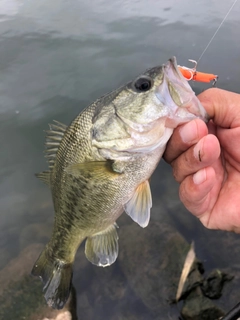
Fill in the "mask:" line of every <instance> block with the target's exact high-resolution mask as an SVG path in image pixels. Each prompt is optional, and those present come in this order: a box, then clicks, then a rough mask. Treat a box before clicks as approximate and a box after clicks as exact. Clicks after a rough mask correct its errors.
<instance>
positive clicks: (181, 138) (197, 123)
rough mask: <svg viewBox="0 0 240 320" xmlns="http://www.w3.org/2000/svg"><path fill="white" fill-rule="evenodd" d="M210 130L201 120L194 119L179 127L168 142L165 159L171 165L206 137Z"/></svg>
mask: <svg viewBox="0 0 240 320" xmlns="http://www.w3.org/2000/svg"><path fill="white" fill-rule="evenodd" d="M207 133H208V128H207V126H206V124H205V123H204V122H203V121H202V120H200V119H194V120H192V121H190V122H188V123H186V124H183V125H181V126H179V127H177V128H176V129H175V130H174V131H173V134H172V136H171V139H170V140H169V141H168V144H167V148H166V151H165V153H164V155H163V158H164V160H165V161H166V162H168V163H171V162H172V161H173V160H175V159H176V158H177V157H178V156H179V155H180V154H181V153H183V152H184V151H186V150H187V149H188V148H190V147H191V146H192V145H194V144H196V143H197V142H198V141H199V140H200V139H201V138H202V137H204V136H206V135H207Z"/></svg>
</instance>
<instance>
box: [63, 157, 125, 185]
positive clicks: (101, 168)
mask: <svg viewBox="0 0 240 320" xmlns="http://www.w3.org/2000/svg"><path fill="white" fill-rule="evenodd" d="M65 171H66V172H67V173H69V174H71V175H73V176H74V177H76V178H79V177H82V176H85V175H89V174H90V175H94V179H95V180H96V181H97V180H99V181H103V179H106V177H107V178H108V179H115V178H116V177H118V176H119V173H117V172H114V171H113V169H112V161H89V162H82V163H74V164H71V165H69V166H68V167H67V168H66V169H65Z"/></svg>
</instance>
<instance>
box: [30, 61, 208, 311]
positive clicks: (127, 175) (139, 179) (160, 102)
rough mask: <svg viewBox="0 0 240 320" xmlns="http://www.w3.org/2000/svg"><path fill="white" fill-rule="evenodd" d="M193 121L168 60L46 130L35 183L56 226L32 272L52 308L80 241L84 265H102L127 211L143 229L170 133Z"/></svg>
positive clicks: (192, 105) (197, 108)
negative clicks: (44, 192)
mask: <svg viewBox="0 0 240 320" xmlns="http://www.w3.org/2000/svg"><path fill="white" fill-rule="evenodd" d="M196 117H198V118H200V119H203V120H204V121H207V118H208V116H207V114H206V111H205V110H204V108H203V107H202V105H201V104H200V102H199V100H198V99H197V97H196V96H195V93H194V92H193V91H192V89H191V87H190V86H189V84H188V82H187V81H186V80H185V79H184V77H183V76H182V75H181V73H180V72H179V70H178V67H177V62H176V59H175V58H172V59H170V60H169V61H168V62H167V63H166V64H165V65H163V66H157V67H154V68H152V69H149V70H147V71H146V72H144V73H143V74H142V75H140V76H138V77H137V78H136V79H134V80H133V81H131V82H129V83H127V84H126V85H124V86H122V87H120V88H119V89H117V90H115V91H112V92H111V93H109V94H107V95H105V96H103V97H101V98H100V99H98V100H96V101H95V102H94V103H92V104H91V105H90V106H88V107H87V108H86V109H85V110H84V111H82V112H81V113H80V114H79V115H78V116H77V117H76V119H75V120H73V122H72V123H71V124H70V126H69V127H67V126H65V125H63V124H61V123H59V122H55V123H54V124H52V125H50V130H49V131H48V133H47V139H46V148H47V150H46V153H47V157H48V161H49V171H45V172H42V173H40V174H38V177H39V178H40V179H41V180H43V181H44V182H45V183H46V184H47V185H48V186H49V187H50V189H51V192H52V198H53V203H54V210H55V220H54V227H53V233H52V237H51V239H50V241H49V243H48V244H47V245H46V247H45V249H44V250H43V252H42V253H41V255H40V256H39V258H38V260H37V261H36V263H35V265H34V267H33V270H32V274H33V275H36V276H39V277H40V278H41V280H42V281H43V284H44V288H43V292H44V296H45V299H46V301H47V303H48V305H49V306H52V307H53V308H57V309H61V308H63V306H64V304H65V303H66V301H67V299H68V297H69V293H70V289H71V281H72V265H73V262H74V257H75V254H76V251H77V249H78V247H79V245H80V244H81V243H82V242H83V241H84V240H85V239H86V243H85V254H86V257H87V259H88V260H89V261H90V262H92V263H93V264H95V265H98V266H103V267H105V266H109V265H111V264H112V263H113V262H114V261H115V260H116V258H117V256H118V235H117V231H116V227H117V225H116V220H117V219H118V217H119V216H120V215H121V214H122V213H123V212H124V211H125V212H126V213H127V214H128V215H129V216H130V217H131V218H132V219H133V220H134V221H135V222H137V223H138V224H139V225H140V226H141V227H143V228H144V227H146V226H147V225H148V223H149V219H150V209H151V207H152V198H151V191H150V186H149V178H150V177H151V175H152V173H153V171H154V170H155V169H156V167H157V165H158V163H159V161H160V159H161V157H162V154H163V152H164V150H165V147H166V144H167V142H168V140H169V138H170V137H171V135H172V132H173V129H174V128H176V127H177V126H178V125H179V124H182V123H184V122H187V121H190V120H192V119H194V118H196Z"/></svg>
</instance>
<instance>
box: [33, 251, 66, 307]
mask: <svg viewBox="0 0 240 320" xmlns="http://www.w3.org/2000/svg"><path fill="white" fill-rule="evenodd" d="M31 274H32V275H33V276H38V277H39V278H40V279H41V280H42V282H43V285H44V287H43V292H44V297H45V300H46V302H47V304H48V305H49V307H52V308H54V309H62V308H63V307H64V305H65V304H66V302H67V300H68V298H69V295H70V292H71V288H72V264H71V263H64V262H63V261H61V260H57V259H52V258H50V256H49V255H48V253H47V249H44V250H43V251H42V253H41V254H40V256H39V258H38V259H37V261H36V262H35V264H34V266H33V269H32V272H31Z"/></svg>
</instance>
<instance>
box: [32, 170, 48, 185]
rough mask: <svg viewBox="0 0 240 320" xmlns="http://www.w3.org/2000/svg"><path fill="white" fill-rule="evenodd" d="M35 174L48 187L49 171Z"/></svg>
mask: <svg viewBox="0 0 240 320" xmlns="http://www.w3.org/2000/svg"><path fill="white" fill-rule="evenodd" d="M35 176H36V177H37V178H38V179H40V180H41V181H42V182H44V183H45V184H46V185H47V186H49V187H50V185H51V183H50V171H43V172H40V173H36V174H35Z"/></svg>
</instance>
